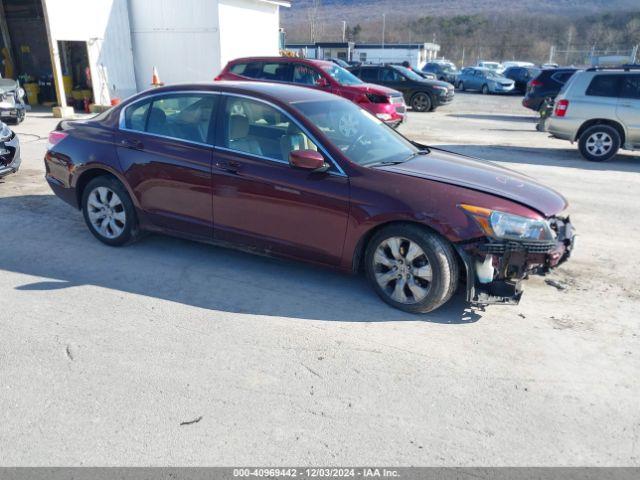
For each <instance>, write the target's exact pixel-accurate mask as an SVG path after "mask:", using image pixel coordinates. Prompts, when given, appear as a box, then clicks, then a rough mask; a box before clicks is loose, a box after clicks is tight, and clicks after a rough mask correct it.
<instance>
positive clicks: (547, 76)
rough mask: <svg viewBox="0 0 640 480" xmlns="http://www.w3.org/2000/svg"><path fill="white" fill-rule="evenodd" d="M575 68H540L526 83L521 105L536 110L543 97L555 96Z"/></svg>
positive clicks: (538, 108)
mask: <svg viewBox="0 0 640 480" xmlns="http://www.w3.org/2000/svg"><path fill="white" fill-rule="evenodd" d="M576 71H577V70H576V69H575V68H550V69H546V70H542V71H541V72H540V73H539V74H538V76H537V77H535V78H534V79H533V80H531V81H530V82H529V83H528V84H527V91H526V94H525V96H524V98H523V99H522V105H523V106H525V107H526V108H529V109H531V110H535V111H536V112H537V111H539V110H540V108H541V107H542V104H543V103H544V100H545V98H547V97H550V98H555V96H556V95H557V94H558V93H559V92H560V89H561V88H562V87H563V85H564V84H565V83H566V82H567V80H569V79H570V78H571V76H572V75H573V74H574V73H575V72H576Z"/></svg>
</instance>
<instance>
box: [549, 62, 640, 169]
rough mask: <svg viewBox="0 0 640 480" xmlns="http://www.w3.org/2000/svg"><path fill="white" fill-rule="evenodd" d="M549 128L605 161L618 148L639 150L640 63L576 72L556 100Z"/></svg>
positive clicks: (590, 156) (584, 152)
mask: <svg viewBox="0 0 640 480" xmlns="http://www.w3.org/2000/svg"><path fill="white" fill-rule="evenodd" d="M546 127H547V128H546V129H547V131H548V132H549V133H551V135H552V136H554V137H556V138H561V139H563V140H569V141H570V142H572V143H573V142H578V148H579V149H580V153H581V154H582V156H583V157H584V158H586V159H587V160H591V161H594V162H602V161H604V160H608V159H610V158H611V157H613V156H614V155H615V154H616V153H617V151H618V149H620V148H624V149H627V150H640V66H635V65H634V66H628V67H621V68H617V69H613V68H612V69H602V68H590V69H588V70H585V71H581V72H576V73H575V74H574V75H573V77H572V78H571V79H570V80H569V81H568V82H567V83H566V84H565V86H564V88H563V89H562V90H561V91H560V93H559V94H558V96H557V97H556V100H555V108H554V111H553V114H552V115H551V117H549V119H548V120H547V124H546Z"/></svg>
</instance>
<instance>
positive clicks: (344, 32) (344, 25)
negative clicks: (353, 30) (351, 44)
mask: <svg viewBox="0 0 640 480" xmlns="http://www.w3.org/2000/svg"><path fill="white" fill-rule="evenodd" d="M346 41H347V21H346V20H343V21H342V43H344V42H346Z"/></svg>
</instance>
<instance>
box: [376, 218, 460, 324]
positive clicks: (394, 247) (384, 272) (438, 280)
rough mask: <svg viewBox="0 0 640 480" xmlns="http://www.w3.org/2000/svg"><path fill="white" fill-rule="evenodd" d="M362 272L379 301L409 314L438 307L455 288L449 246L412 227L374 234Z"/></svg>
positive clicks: (454, 265) (455, 273)
mask: <svg viewBox="0 0 640 480" xmlns="http://www.w3.org/2000/svg"><path fill="white" fill-rule="evenodd" d="M365 269H366V272H367V277H368V279H369V282H370V283H371V285H372V286H373V288H374V290H375V291H376V293H377V294H378V295H379V296H380V297H381V298H382V300H384V301H385V302H387V303H388V304H389V305H391V306H393V307H395V308H398V309H400V310H404V311H406V312H411V313H427V312H431V311H433V310H435V309H436V308H438V307H440V306H442V305H443V304H445V303H446V302H447V301H448V300H449V299H450V298H451V296H452V295H453V294H454V293H455V291H456V288H457V286H458V276H459V270H458V263H457V261H456V257H455V253H454V251H453V247H452V246H451V244H450V243H449V242H448V241H447V240H445V239H443V238H442V237H440V236H439V235H437V234H435V233H432V232H430V231H429V230H426V229H424V228H422V227H419V226H416V225H402V224H400V225H393V226H390V227H387V228H384V229H383V230H381V231H380V232H378V233H376V234H375V235H374V236H373V238H372V239H371V240H370V242H369V244H368V246H367V250H366V253H365Z"/></svg>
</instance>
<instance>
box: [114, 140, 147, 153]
mask: <svg viewBox="0 0 640 480" xmlns="http://www.w3.org/2000/svg"><path fill="white" fill-rule="evenodd" d="M120 145H121V146H122V147H124V148H130V149H131V150H142V149H143V148H144V145H142V142H141V141H140V140H133V139H130V138H124V139H122V140H120Z"/></svg>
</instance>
